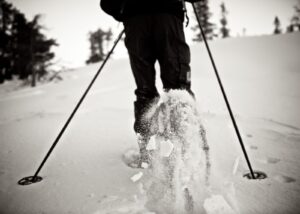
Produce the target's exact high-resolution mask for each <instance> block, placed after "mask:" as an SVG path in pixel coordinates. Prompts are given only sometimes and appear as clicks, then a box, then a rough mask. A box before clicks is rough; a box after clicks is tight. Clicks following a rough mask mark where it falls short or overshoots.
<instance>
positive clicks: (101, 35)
mask: <svg viewBox="0 0 300 214" xmlns="http://www.w3.org/2000/svg"><path fill="white" fill-rule="evenodd" d="M111 39H112V31H111V29H109V30H108V31H103V30H102V29H101V28H99V29H98V30H96V31H95V32H90V33H89V41H90V50H91V54H90V57H89V59H88V60H87V61H86V63H87V64H90V63H95V62H99V61H102V60H104V58H105V56H106V53H105V51H104V43H105V42H106V43H107V44H108V43H109V42H110V41H111Z"/></svg>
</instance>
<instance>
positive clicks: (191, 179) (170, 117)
mask: <svg viewBox="0 0 300 214" xmlns="http://www.w3.org/2000/svg"><path fill="white" fill-rule="evenodd" d="M145 120H150V121H151V122H150V124H151V125H150V130H151V133H155V134H153V135H152V137H151V139H150V142H149V144H148V147H147V149H148V150H149V153H150V154H151V167H150V168H149V179H148V180H147V183H146V184H145V185H144V187H145V189H146V190H145V192H146V197H147V203H146V206H147V208H148V209H149V210H151V211H154V212H156V213H196V212H197V213H199V211H200V210H201V209H203V208H202V207H203V206H200V207H197V203H195V201H203V200H204V198H205V196H206V194H207V188H208V186H209V174H210V173H209V172H210V160H209V147H208V144H207V140H206V136H205V130H204V127H203V125H202V123H201V120H200V115H199V110H198V108H197V105H196V102H195V100H194V98H193V97H192V96H191V95H190V94H189V93H188V92H186V91H182V90H172V91H169V92H168V93H165V94H163V95H162V96H161V98H160V101H159V102H158V103H157V104H154V105H153V106H152V107H151V108H150V109H149V111H148V112H147V114H146V115H145Z"/></svg>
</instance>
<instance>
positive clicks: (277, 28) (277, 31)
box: [274, 16, 282, 34]
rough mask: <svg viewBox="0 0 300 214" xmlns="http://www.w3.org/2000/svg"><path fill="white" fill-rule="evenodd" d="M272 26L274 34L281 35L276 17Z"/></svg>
mask: <svg viewBox="0 0 300 214" xmlns="http://www.w3.org/2000/svg"><path fill="white" fill-rule="evenodd" d="M274 25H275V29H274V34H281V33H282V30H281V23H280V20H279V18H278V17H277V16H276V17H275V19H274Z"/></svg>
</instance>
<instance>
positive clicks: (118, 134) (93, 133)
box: [0, 33, 300, 213]
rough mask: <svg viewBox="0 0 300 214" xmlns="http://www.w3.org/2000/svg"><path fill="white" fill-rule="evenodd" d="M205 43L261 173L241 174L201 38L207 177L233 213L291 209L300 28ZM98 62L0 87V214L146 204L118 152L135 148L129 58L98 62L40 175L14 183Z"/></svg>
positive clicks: (196, 51) (198, 63) (299, 151)
mask: <svg viewBox="0 0 300 214" xmlns="http://www.w3.org/2000/svg"><path fill="white" fill-rule="evenodd" d="M211 49H212V52H213V54H214V56H215V60H216V63H217V67H218V68H219V72H220V75H221V78H222V80H223V83H224V86H225V89H226V91H227V93H228V97H229V100H230V103H231V105H232V109H233V111H234V113H235V114H236V119H237V122H238V125H239V127H240V129H241V132H242V134H243V139H244V141H245V144H246V146H247V151H248V152H249V157H250V159H251V162H252V164H253V168H254V169H256V170H261V171H264V172H266V173H267V175H268V178H267V179H266V180H261V181H251V180H246V179H245V178H243V177H242V175H243V174H244V173H245V172H246V171H247V166H246V164H245V161H244V158H243V155H242V152H241V149H240V147H239V144H238V141H237V139H236V136H235V134H234V131H233V128H232V125H231V122H230V120H229V117H228V113H227V110H226V107H225V105H224V101H223V99H222V96H221V93H220V90H219V88H218V85H217V82H216V79H215V76H214V74H213V70H212V67H211V64H210V61H209V58H208V56H207V53H206V51H205V49H204V45H203V44H196V45H193V46H192V47H191V50H192V70H193V76H192V84H193V85H192V88H193V90H194V92H195V94H196V96H197V102H198V104H199V106H200V108H201V110H202V117H203V122H204V125H205V128H206V130H207V137H208V143H209V145H210V146H211V150H212V151H213V153H212V154H213V157H212V159H213V161H214V162H213V167H214V170H215V171H216V172H217V173H218V176H215V177H214V179H219V180H220V179H221V178H223V179H224V181H230V182H232V183H233V184H234V188H235V191H236V199H237V203H238V206H239V208H240V210H241V213H299V208H298V204H297V203H298V201H300V185H299V177H300V163H299V155H300V144H299V143H300V114H299V107H300V103H299V102H300V85H299V82H300V70H299V68H300V61H299V56H300V34H299V33H295V34H289V35H282V36H266V37H253V38H237V39H227V40H222V41H216V42H213V43H211ZM98 67H99V64H95V65H91V66H87V67H84V68H80V69H78V70H75V71H69V72H65V73H64V74H63V78H64V81H62V82H59V83H51V84H46V85H41V86H39V87H37V88H35V89H31V88H24V89H18V90H13V91H11V90H8V89H7V87H9V85H8V84H7V85H6V86H5V87H6V88H5V87H2V86H0V90H1V93H0V109H1V112H0V147H1V150H0V213H146V212H147V211H146V208H144V207H143V203H142V201H141V197H140V195H141V190H140V184H141V182H142V181H138V182H136V183H134V182H132V181H131V179H130V178H131V177H132V176H133V175H135V174H136V173H138V172H139V171H140V170H137V169H132V168H128V167H127V166H126V165H125V164H124V163H123V162H122V158H121V157H122V154H123V153H124V151H126V150H127V149H128V148H136V147H137V145H136V142H135V141H136V140H135V135H134V133H133V130H132V123H133V112H132V109H133V106H132V102H133V100H134V95H133V90H134V80H133V78H132V75H131V72H130V67H129V62H128V59H118V60H114V59H112V60H110V61H109V62H108V64H107V65H106V66H105V69H104V70H103V72H102V74H101V75H100V77H99V79H98V80H97V82H96V83H95V85H94V87H93V88H92V90H91V92H90V93H89V95H88V97H87V98H86V100H85V101H84V103H83V105H82V106H81V108H80V109H79V111H78V113H77V114H76V116H75V118H74V120H73V121H72V122H71V124H70V126H69V127H68V129H67V131H66V132H65V134H64V136H63V137H62V139H61V140H60V142H59V144H58V145H57V147H56V148H55V150H54V153H53V154H52V156H50V159H49V161H48V162H47V163H46V165H45V167H44V168H43V170H42V171H41V176H42V177H43V178H44V180H43V181H42V182H41V183H38V184H35V185H31V186H19V185H17V182H18V180H19V179H21V178H22V177H24V176H29V175H33V174H34V172H35V170H36V169H37V167H38V166H39V164H40V162H41V161H42V159H43V157H44V155H45V154H46V152H47V151H48V149H49V148H50V146H51V144H52V143H53V141H54V139H55V137H56V135H57V134H58V132H59V131H60V129H61V128H62V126H63V124H64V122H65V121H66V119H67V117H68V116H69V114H70V113H71V111H72V110H73V108H74V106H75V104H76V102H77V101H78V99H79V98H80V96H81V95H82V93H83V91H84V89H85V88H86V87H87V85H88V84H89V82H90V80H91V79H92V77H93V75H94V74H95V72H96V70H97V69H98ZM158 84H159V85H161V84H160V83H158ZM1 87H2V89H1ZM237 160H239V161H238V162H239V164H238V165H237V169H236V173H235V175H233V173H232V172H233V168H234V167H233V166H234V163H236V162H237ZM143 179H146V178H145V177H143V178H142V180H143ZM220 183H222V182H221V181H220ZM224 186H225V185H224ZM222 191H225V193H226V192H227V191H230V189H228V188H226V187H224V189H220V193H221V192H222ZM223 193H224V192H223Z"/></svg>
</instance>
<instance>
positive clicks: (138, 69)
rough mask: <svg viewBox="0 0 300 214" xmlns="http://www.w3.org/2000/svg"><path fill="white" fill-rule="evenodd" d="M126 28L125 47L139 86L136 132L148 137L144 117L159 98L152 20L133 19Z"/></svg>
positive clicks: (125, 23)
mask: <svg viewBox="0 0 300 214" xmlns="http://www.w3.org/2000/svg"><path fill="white" fill-rule="evenodd" d="M124 26H125V34H126V38H125V45H126V48H127V50H128V53H129V58H130V65H131V69H132V72H133V75H134V79H135V82H136V86H137V88H136V90H135V94H136V101H135V102H134V113H135V122H134V130H135V132H136V133H139V134H141V135H147V133H148V126H147V123H146V122H145V121H143V119H142V116H143V114H144V113H145V112H146V110H147V108H148V107H149V105H150V104H151V103H152V102H153V101H154V100H155V98H156V97H158V96H159V95H158V92H157V89H156V86H155V68H154V64H155V61H156V57H155V52H154V46H153V36H152V31H151V26H152V18H151V17H150V16H137V17H133V18H130V19H129V20H126V21H125V22H124Z"/></svg>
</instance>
